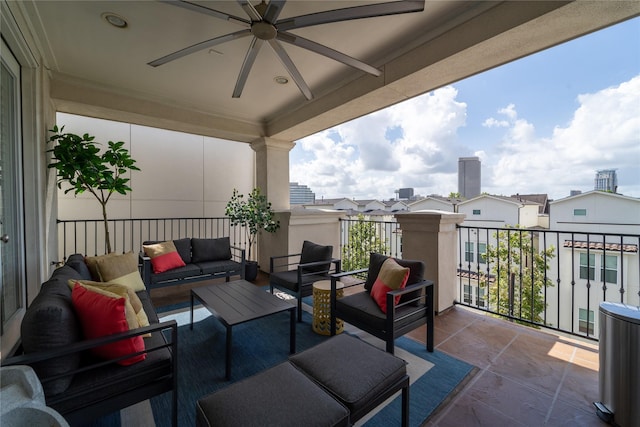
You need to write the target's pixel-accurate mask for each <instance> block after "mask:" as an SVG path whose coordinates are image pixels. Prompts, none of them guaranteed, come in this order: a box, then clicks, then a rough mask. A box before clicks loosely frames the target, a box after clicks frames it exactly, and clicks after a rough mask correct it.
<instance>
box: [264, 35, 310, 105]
mask: <svg viewBox="0 0 640 427" xmlns="http://www.w3.org/2000/svg"><path fill="white" fill-rule="evenodd" d="M269 45H270V46H271V47H272V48H273V50H274V51H275V52H276V54H277V55H278V58H280V61H281V62H282V65H284V68H286V69H287V72H288V73H289V75H290V76H291V78H292V79H293V81H294V82H295V83H296V85H297V86H298V88H299V89H300V92H302V94H303V95H304V97H305V98H307V99H309V100H311V99H313V94H312V93H311V89H309V86H308V85H307V83H306V82H305V81H304V79H303V78H302V74H300V72H299V71H298V69H297V68H296V66H295V65H294V64H293V61H292V60H291V58H289V55H287V52H285V50H284V48H283V47H282V45H281V44H280V43H279V42H278V41H277V40H274V39H272V40H269Z"/></svg>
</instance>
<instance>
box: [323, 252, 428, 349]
mask: <svg viewBox="0 0 640 427" xmlns="http://www.w3.org/2000/svg"><path fill="white" fill-rule="evenodd" d="M387 258H389V257H388V256H385V255H381V254H376V253H371V255H370V259H369V267H368V268H363V269H360V270H355V271H347V272H341V273H338V274H332V275H331V335H335V334H336V319H337V318H340V319H342V320H343V321H345V322H346V323H349V324H351V325H353V326H355V327H357V328H359V329H362V330H363V331H365V332H368V333H370V334H371V335H373V336H375V337H377V338H380V339H382V340H384V341H385V342H386V350H387V352H388V353H391V354H393V353H394V347H395V344H394V342H395V339H396V338H398V337H400V336H402V335H404V334H406V333H407V332H409V331H411V330H413V329H415V328H417V327H419V326H422V325H424V324H425V323H426V325H427V328H426V335H427V336H426V347H427V351H429V352H432V351H433V282H432V281H430V280H424V279H423V276H424V263H423V262H422V261H414V260H402V259H396V262H397V263H398V264H400V266H402V267H408V268H409V277H408V280H407V283H406V286H405V287H404V288H403V289H397V290H391V291H389V292H388V293H387V294H386V306H387V312H386V313H384V312H383V311H382V309H381V308H380V306H379V305H378V303H376V301H375V300H374V298H373V297H372V296H371V289H372V287H373V284H374V283H375V281H376V278H377V277H378V273H379V272H380V269H381V267H382V264H383V263H384V261H386V260H387ZM365 272H366V273H367V277H366V280H353V281H352V280H349V281H346V280H344V281H342V283H343V284H344V288H343V289H344V290H345V291H344V295H345V296H344V297H342V298H337V289H336V288H337V283H338V282H339V281H340V279H341V278H344V277H345V276H354V275H363V274H364V273H365ZM345 282H347V283H345ZM362 284H364V288H363V289H362V290H361V291H358V292H350V291H348V290H347V289H348V288H351V287H353V286H358V285H362ZM397 297H400V300H399V302H398V303H397V304H396V303H395V300H396V298H397Z"/></svg>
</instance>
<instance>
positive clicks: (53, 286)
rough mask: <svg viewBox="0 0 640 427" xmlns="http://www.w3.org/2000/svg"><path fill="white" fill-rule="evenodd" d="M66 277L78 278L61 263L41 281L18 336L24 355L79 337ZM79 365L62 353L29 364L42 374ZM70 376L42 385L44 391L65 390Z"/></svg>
mask: <svg viewBox="0 0 640 427" xmlns="http://www.w3.org/2000/svg"><path fill="white" fill-rule="evenodd" d="M69 279H82V277H81V276H80V274H79V273H78V272H77V271H76V270H75V269H73V268H72V267H69V266H68V265H64V266H62V267H60V268H58V269H56V270H55V271H54V272H53V274H52V275H51V278H50V279H49V280H48V281H46V282H45V283H43V284H42V286H41V289H40V292H39V293H38V295H37V296H36V297H35V299H34V300H33V302H32V303H31V305H30V306H29V307H28V308H27V311H26V312H25V315H24V318H23V319H22V324H21V327H20V335H21V340H22V347H23V350H24V352H25V354H29V353H36V352H41V351H47V350H52V349H55V348H58V347H63V346H66V345H69V344H73V343H76V342H78V341H80V340H81V339H82V332H81V329H80V323H79V322H78V319H77V317H76V313H75V310H74V308H73V304H72V303H71V289H70V288H69V285H68V284H67V281H68V280H69ZM78 366H80V355H79V354H75V355H73V356H64V357H60V358H56V359H53V360H50V361H47V362H46V363H37V364H34V365H33V366H32V367H33V369H34V370H35V371H36V373H37V374H38V376H40V377H41V378H42V377H51V376H54V375H59V374H63V373H65V372H69V371H71V370H73V369H76V368H78ZM71 380H72V377H71V376H67V377H61V378H59V379H56V380H53V381H47V382H45V383H43V384H42V386H43V388H44V391H45V394H46V395H47V396H49V395H55V394H58V393H62V392H63V391H65V390H66V389H67V388H68V387H69V384H71Z"/></svg>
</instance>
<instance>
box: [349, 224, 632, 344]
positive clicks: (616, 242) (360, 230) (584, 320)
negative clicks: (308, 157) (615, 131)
mask: <svg viewBox="0 0 640 427" xmlns="http://www.w3.org/2000/svg"><path fill="white" fill-rule="evenodd" d="M340 233H341V236H340V239H341V242H340V255H341V257H342V260H343V261H342V265H343V270H345V271H349V270H353V269H357V268H364V267H366V266H367V265H368V261H369V258H368V256H369V252H379V253H383V254H386V255H391V256H394V257H397V258H402V232H401V230H400V228H399V225H398V223H396V222H394V221H387V222H384V221H369V220H364V219H362V218H361V219H346V220H341V222H340ZM639 247H640V235H636V234H616V233H602V232H600V233H585V232H573V231H555V230H540V229H535V230H532V229H520V228H488V227H464V226H460V227H458V259H457V260H450V261H449V260H439V262H440V263H443V262H456V268H457V272H458V275H457V280H458V283H457V284H453V283H451V284H439V286H456V288H457V300H456V304H460V305H464V306H467V307H472V308H474V309H478V310H482V311H484V312H487V313H490V314H492V315H496V316H501V317H504V318H506V319H508V320H510V321H513V322H518V323H522V324H525V325H528V326H533V327H544V328H549V329H553V330H556V331H561V332H564V333H568V334H572V335H576V336H581V337H584V338H587V339H591V340H597V337H598V335H599V325H598V317H599V316H598V310H599V306H600V303H601V302H604V301H610V302H618V303H624V304H627V305H631V306H640V285H639V284H640V260H639V252H638V248H639Z"/></svg>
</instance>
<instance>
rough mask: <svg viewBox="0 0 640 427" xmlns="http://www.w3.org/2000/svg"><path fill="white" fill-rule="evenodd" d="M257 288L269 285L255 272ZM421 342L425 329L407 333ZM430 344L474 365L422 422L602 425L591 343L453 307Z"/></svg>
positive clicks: (173, 291)
mask: <svg viewBox="0 0 640 427" xmlns="http://www.w3.org/2000/svg"><path fill="white" fill-rule="evenodd" d="M255 283H256V285H260V286H262V285H266V284H268V278H267V277H266V275H264V274H262V273H261V274H260V276H259V277H258V279H257V280H256V282H255ZM204 284H206V282H201V283H198V284H193V285H180V286H174V287H169V288H163V289H155V290H153V291H152V292H151V297H152V299H153V301H154V304H156V306H161V305H166V304H173V303H177V302H180V301H187V300H188V298H189V290H190V289H191V287H193V286H202V285H204ZM408 336H410V337H411V338H414V339H416V340H418V341H420V342H424V340H425V330H424V328H419V329H417V330H415V331H413V332H411V333H410V334H408ZM435 344H436V349H437V350H439V351H442V352H444V353H447V354H449V355H451V356H454V357H457V358H459V359H461V360H464V361H466V362H468V363H470V364H472V365H474V366H476V367H477V370H476V372H475V375H473V376H472V377H471V378H470V379H468V380H467V382H466V383H465V384H463V385H462V386H461V387H460V389H459V391H458V393H457V394H455V395H454V396H453V397H452V398H451V399H450V400H449V401H448V402H445V403H444V404H443V405H441V407H440V408H438V410H437V411H436V412H435V413H434V414H433V415H432V416H431V417H430V418H429V420H427V422H426V423H425V426H428V427H449V426H452V427H471V426H492V427H502V426H545V425H548V426H563V427H570V426H580V427H589V426H606V425H607V424H605V423H604V422H602V421H600V419H599V418H598V417H597V415H596V414H595V410H594V407H593V402H594V401H596V400H598V396H599V391H598V363H599V362H598V345H597V343H595V342H591V341H585V340H581V339H578V338H575V337H569V336H562V335H559V334H555V333H550V332H546V331H541V330H534V329H532V328H529V327H525V326H520V325H517V324H513V323H510V322H507V321H505V320H502V319H496V318H493V317H490V316H486V315H484V314H483V313H481V312H477V311H473V310H469V309H466V308H464V307H462V306H455V307H454V308H452V309H450V310H448V311H447V312H445V313H443V314H440V315H438V316H436V322H435Z"/></svg>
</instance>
